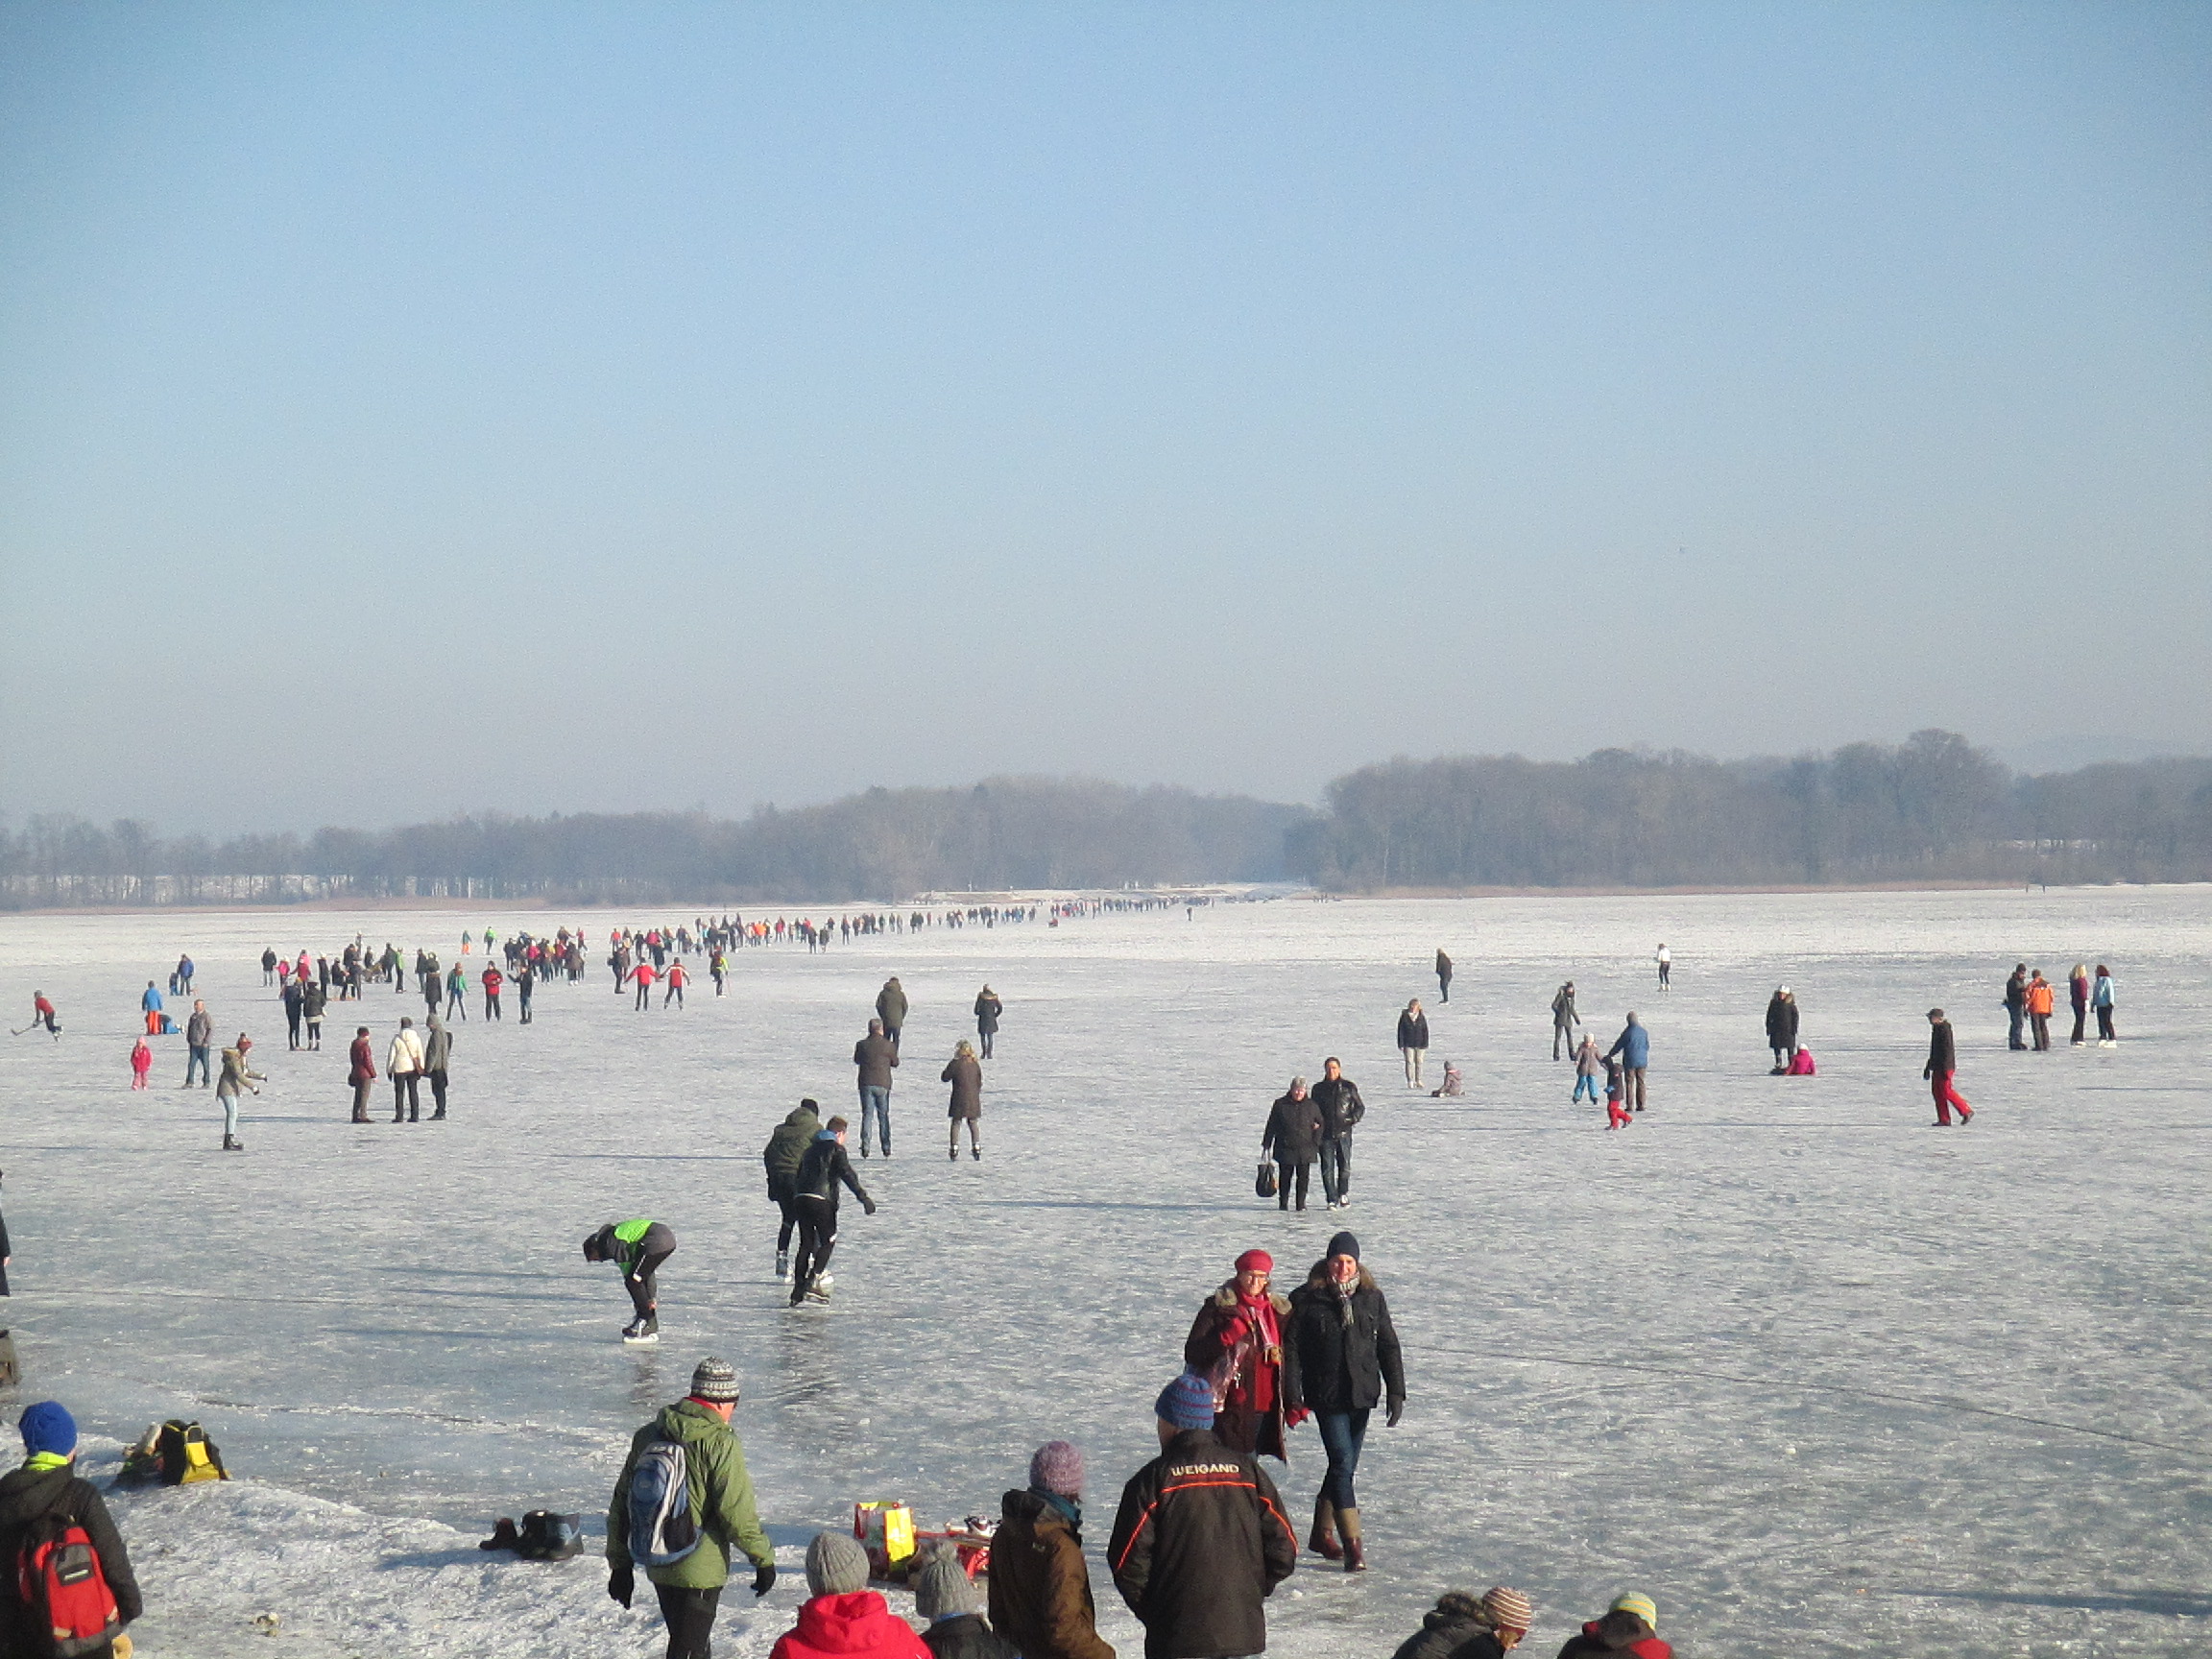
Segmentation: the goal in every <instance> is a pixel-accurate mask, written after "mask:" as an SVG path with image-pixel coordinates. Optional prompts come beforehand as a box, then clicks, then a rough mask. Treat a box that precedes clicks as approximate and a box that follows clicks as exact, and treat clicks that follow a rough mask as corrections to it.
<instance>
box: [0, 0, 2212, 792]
mask: <svg viewBox="0 0 2212 1659" xmlns="http://www.w3.org/2000/svg"><path fill="white" fill-rule="evenodd" d="M2208 209H2212V7H2206V6H2204V5H2191V6H2145V5H2125V4H2121V5H2071V4H2070V5H2054V6H2037V5H2014V6H1998V5H1986V4H1973V5H1961V6H1944V5H1934V4H1910V5H1895V6H1879V5H1876V6H1856V7H1830V6H1817V5H1745V6H1720V5H1711V6H1625V5H1623V6H1599V5H1588V6H1575V7H1562V6H1556V5H1551V4H1528V5H1512V4H1500V5H1475V4H1465V5H1455V6H1448V7H1433V8H1431V7H1413V6H1389V5H1376V4H1358V5H1341V6H1314V5H1298V4H1280V3H1268V4H1255V5H1191V4H1181V3H1178V4H1171V5H1157V6H1146V5H1126V4H1124V5H1114V6H1102V7H1083V6H1075V5H1052V6H1017V5H1005V6H928V5H888V4H886V5H874V6H858V5H844V6H837V5H805V6H788V7H776V6H754V7H734V6H726V5H716V6H703V7H690V6H683V5H657V6H651V7H643V6H608V7H588V6H577V5H559V4H528V5H514V6H506V7H493V6H474V7H470V6H457V7H456V6H439V7H424V8H410V7H406V6H391V5H362V6H351V7H348V6H327V5H313V4H293V5H283V4H271V5H228V6H208V5H198V6H196V5H189V4H184V5H163V6H151V5H146V6H118V5H110V4H98V3H93V4H83V5H61V4H51V5H11V6H9V7H7V8H6V9H5V10H4V11H0V564H4V570H0V576H4V586H0V621H4V626H5V643H6V650H5V653H4V666H0V694H4V697H5V703H6V718H5V730H6V739H5V743H4V745H0V812H5V813H6V814H7V815H8V816H9V817H11V818H12V819H15V820H17V821H19V820H20V818H21V817H22V816H23V815H24V814H26V813H28V812H32V811H37V810H54V809H68V810H80V811H84V812H87V813H90V814H92V815H94V816H98V817H103V818H105V817H108V816H112V815H116V814H120V813H126V812H129V813H134V814H139V815H143V816H147V817H151V818H152V819H154V820H155V821H156V823H157V824H158V825H159V826H161V827H162V828H163V829H169V830H182V829H229V828H232V827H237V826H243V825H248V824H270V825H309V824H314V823H319V822H324V821H347V822H355V823H361V824H383V823H390V822H396V821H400V820H404V819H410V818H415V817H420V816H432V815H438V814H443V813H445V812H447V811H450V810H454V809H457V808H475V807H482V806H493V807H503V808H508V809H513V810H544V809H548V808H565V809H583V808H605V807H622V806H632V805H636V806H661V805H697V804H705V805H709V806H712V807H715V808H717V809H743V808H745V807H747V806H749V805H753V804H755V803H757V802H760V801H766V800H773V801H776V802H779V803H781V804H785V805H789V804H794V803H798V802H802V801H807V800H816V799H822V798H825V797H827V796H829V795H833V794H836V793H839V792H842V791H845V790H847V789H851V788H855V787H862V786H865V785H868V784H871V783H877V782H882V783H892V784H897V783H906V782H940V781H941V782H964V781H971V780H973V779H974V778H976V777H979V776H982V775H985V774H988V773H993V772H1000V771H1029V772H1050V773H1062V772H1085V773H1091V774H1094V775H1099V776H1105V777H1111V778H1119V779H1125V780H1129V781H1181V782H1189V783H1192V784H1196V785H1199V786H1202V787H1209V788H1220V789H1238V790H1250V791H1254V792H1257V793H1260V794H1263V795H1268V796H1274V797H1278V798H1310V797H1311V796H1313V795H1314V794H1315V792H1316V791H1317V790H1318V788H1319V786H1320V785H1321V784H1322V783H1323V782H1324V781H1326V780H1327V779H1328V778H1330V777H1331V776H1333V775H1334V774H1335V773H1337V772H1339V771H1341V770H1344V769H1345V768H1347V767H1349V766H1352V765H1355V764H1358V763H1359V762H1362V761H1365V760H1368V759H1373V758H1380V757H1385V756H1388V755H1391V754H1394V753H1407V754H1413V755H1429V754H1438V753H1452V752H1486V751H1502V750H1519V751H1521V752H1524V753H1527V754H1531V755H1540V756H1570V755H1575V754H1580V753H1583V752H1585V751H1587V750H1590V749H1593V748H1597V747H1600V746H1603V745H1607V744H1613V743H1623V742H1633V741H1639V740H1640V741H1645V742H1648V743H1652V744H1655V745H1659V746H1662V747H1671V746H1677V745H1679V746H1684V747H1690V748H1695V749H1701V750H1706V751H1709V752H1713V753H1719V754H1742V753H1751V752H1767V751H1793V750H1798V749H1802V748H1806V747H1812V746H1826V745H1829V744H1832V743H1835V742H1839V741H1843V740H1848V739H1851V738H1856V737H1862V736H1886V737H1892V738H1893V737H1898V736H1902V735H1903V734H1904V733H1907V732H1909V731H1911V730H1912V729H1914V728H1916V727H1920V726H1926V725H1943V726H1949V727H1953V728H1956V729H1958V730H1960V731H1963V732H1966V733H1969V734H1970V735H1972V736H1974V737H1976V738H1977V739H1978V740H1981V741H1984V742H1988V743H1992V744H1996V745H1999V746H2008V745H2018V744H2022V743H2026V742H2029V741H2031V740H2033V739H2037V738H2048V737H2052V736H2061V735H2067V734H2074V733H2119V734H2127V735H2129V736H2132V737H2136V738H2140V739H2145V740H2149V741H2151V742H2153V743H2160V744H2167V743H2171V744H2174V745H2176V746H2180V747H2188V748H2200V747H2202V746H2203V745H2204V744H2205V743H2206V742H2207V740H2212V690H2208V688H2207V685H2206V680H2205V670H2206V661H2207V650H2206V642H2207V640H2212V281H2208V278H2212V211H2208Z"/></svg>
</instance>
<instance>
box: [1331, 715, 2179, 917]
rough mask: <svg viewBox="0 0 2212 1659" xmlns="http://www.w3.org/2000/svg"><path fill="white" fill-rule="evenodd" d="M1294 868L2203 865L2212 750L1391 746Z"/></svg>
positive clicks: (1898, 875) (1607, 880)
mask: <svg viewBox="0 0 2212 1659" xmlns="http://www.w3.org/2000/svg"><path fill="white" fill-rule="evenodd" d="M1289 863H1290V867H1291V868H1292V869H1293V870H1294V871H1295V872H1296V873H1297V874H1298V875H1300V876H1303V877H1305V878H1309V879H1310V880H1312V881H1313V882H1315V883H1317V884H1319V885H1322V886H1326V887H1334V888H1349V889H1373V888H1380V887H1476V886H1507V887H1568V886H1626V887H1663V886H1694V885H1756V884H1762V883H1797V882H1805V883H1825V882H1853V881H1887V880H1907V881H1910V880H1921V879H1936V880H1942V879H1965V880H2020V881H2026V880H2034V881H2055V882H2056V881H2068V882H2076V881H2110V880H2126V881H2201V880H2207V879H2212V760H2205V759H2174V760H2144V761H2135V762H2130V763H2127V764H2113V765H2101V766H2085V767H2083V768H2082V769H2081V770H2080V771H2078V772H2067V773H2055V774H2051V775H2048V776H2044V777H2014V776H2013V775H2012V774H2010V773H2008V771H2007V770H2006V769H2005V767H2004V766H2002V765H2001V764H1999V763H1998V762H1997V760H1995V759H1994V758H1993V757H1991V756H1989V755H1988V754H1987V753H1985V752H1984V751H1983V750H1980V749H1977V748H1975V747H1974V746H1973V745H1972V744H1971V743H1969V742H1967V741H1966V739H1965V738H1963V737H1961V736H1960V735H1958V734H1957V733H1951V732H1916V733H1913V734H1912V736H1911V738H1910V739H1909V740H1907V741H1906V742H1905V743H1903V744H1900V745H1897V746H1895V747H1890V746H1887V745H1884V744H1879V743H1852V744H1848V745H1846V746H1845V747H1843V748H1841V749H1838V750H1837V751H1835V753H1833V754H1830V755H1811V756H1801V757H1796V758H1793V759H1752V760H1726V761H1722V760H1713V759H1709V758H1707V757H1703V756H1699V755H1685V754H1681V753H1679V752H1676V753H1670V754H1651V753H1645V752H1641V751H1631V750H1625V749H1603V750H1599V752H1598V753H1597V754H1595V755H1591V756H1588V757H1584V758H1583V759H1580V760H1575V761H1567V762H1546V761H1536V760H1524V759H1522V758H1521V757H1518V756H1479V757H1455V758H1449V759H1439V760H1406V759H1399V760H1389V761H1385V762H1383V764H1381V765H1375V766H1363V767H1361V768H1360V769H1359V770H1358V771H1357V772H1353V773H1350V774H1348V775H1346V776H1345V777H1342V778H1339V779H1337V780H1336V781H1334V783H1332V784H1330V785H1329V791H1328V811H1327V812H1326V813H1325V814H1324V815H1323V816H1321V817H1318V818H1315V819H1311V820H1309V821H1307V822H1305V823H1303V824H1299V825H1295V826H1293V827H1292V829H1291V830H1290V845H1289Z"/></svg>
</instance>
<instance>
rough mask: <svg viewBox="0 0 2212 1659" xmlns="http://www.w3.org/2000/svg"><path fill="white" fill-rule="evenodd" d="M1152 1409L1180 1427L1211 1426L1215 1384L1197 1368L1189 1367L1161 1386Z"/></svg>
mask: <svg viewBox="0 0 2212 1659" xmlns="http://www.w3.org/2000/svg"><path fill="white" fill-rule="evenodd" d="M1152 1412H1153V1415H1154V1416H1156V1417H1158V1418H1159V1419H1160V1421H1161V1422H1163V1423H1172V1424H1173V1425H1174V1426H1175V1427H1176V1428H1178V1429H1211V1428H1213V1427H1214V1384H1213V1383H1209V1382H1207V1381H1206V1379H1205V1378H1203V1377H1201V1376H1199V1375H1198V1374H1197V1373H1195V1372H1192V1371H1186V1372H1184V1373H1183V1375H1182V1376H1180V1377H1178V1378H1176V1379H1175V1381H1174V1382H1172V1383H1168V1384H1167V1386H1166V1387H1165V1388H1163V1389H1161V1390H1160V1398H1159V1399H1158V1400H1156V1401H1154V1402H1153V1403H1152Z"/></svg>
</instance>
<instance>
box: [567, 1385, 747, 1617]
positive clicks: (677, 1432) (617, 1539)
mask: <svg viewBox="0 0 2212 1659" xmlns="http://www.w3.org/2000/svg"><path fill="white" fill-rule="evenodd" d="M737 1398H738V1387H737V1373H736V1371H735V1370H734V1369H733V1367H732V1366H731V1365H730V1364H729V1363H728V1362H727V1361H725V1360H722V1359H717V1358H714V1357H713V1356H712V1355H709V1356H708V1357H707V1358H704V1359H702V1360H700V1361H699V1363H698V1364H697V1365H696V1366H695V1367H694V1368H693V1369H692V1372H691V1389H690V1392H689V1393H687V1394H685V1397H684V1398H683V1399H681V1400H679V1401H677V1402H676V1403H675V1404H674V1405H673V1406H666V1407H661V1413H660V1415H659V1416H657V1417H655V1418H654V1419H653V1421H652V1422H650V1423H648V1424H646V1425H645V1427H644V1428H642V1429H640V1430H638V1431H637V1433H635V1434H633V1435H632V1436H631V1437H630V1455H629V1456H628V1457H626V1458H624V1459H623V1462H622V1474H621V1476H620V1477H619V1478H618V1479H616V1480H615V1482H614V1496H613V1501H612V1502H611V1503H609V1504H608V1505H607V1594H608V1595H609V1596H610V1597H612V1598H613V1599H614V1600H616V1601H618V1602H620V1603H621V1604H622V1605H623V1606H624V1607H628V1606H629V1605H630V1602H631V1599H632V1598H633V1597H634V1596H635V1595H636V1594H637V1569H638V1568H639V1567H643V1568H644V1569H645V1576H646V1578H647V1579H648V1580H649V1581H650V1582H651V1583H652V1585H653V1595H654V1598H655V1599H657V1600H658V1601H659V1602H660V1603H661V1621H662V1623H665V1624H666V1625H667V1626H668V1659H708V1655H709V1651H710V1649H709V1642H710V1641H711V1639H712V1637H713V1632H714V1615H715V1613H716V1612H717V1611H718V1609H719V1607H720V1604H721V1600H722V1591H723V1589H724V1588H725V1587H726V1586H727V1585H728V1583H729V1582H730V1552H731V1551H732V1549H733V1548H735V1549H736V1550H738V1551H742V1552H743V1553H744V1555H745V1558H746V1559H747V1560H749V1561H751V1562H752V1563H753V1569H754V1572H753V1595H754V1597H755V1599H758V1598H760V1597H762V1596H765V1595H767V1594H768V1592H769V1591H771V1590H773V1589H775V1588H776V1551H775V1549H774V1547H773V1546H771V1545H770V1544H769V1542H768V1534H767V1533H766V1532H765V1531H763V1530H762V1529H761V1527H760V1512H759V1507H758V1504H757V1502H756V1500H755V1498H754V1496H753V1478H752V1476H751V1475H749V1474H748V1473H747V1472H746V1468H745V1448H744V1447H743V1446H742V1445H741V1444H740V1443H739V1442H738V1439H737V1435H736V1432H735V1431H733V1429H732V1428H731V1427H730V1419H731V1417H732V1416H733V1414H734V1412H735V1411H736V1408H737ZM679 1521H681V1522H683V1523H685V1525H684V1526H683V1527H681V1528H680V1529H681V1530H683V1531H685V1532H687V1533H688V1534H689V1535H688V1537H687V1538H673V1537H670V1536H669V1535H668V1534H669V1530H670V1527H671V1526H672V1525H673V1524H675V1523H677V1522H679Z"/></svg>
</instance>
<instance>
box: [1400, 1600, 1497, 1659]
mask: <svg viewBox="0 0 2212 1659" xmlns="http://www.w3.org/2000/svg"><path fill="white" fill-rule="evenodd" d="M1481 1613H1482V1604H1481V1603H1480V1602H1479V1601H1478V1600H1477V1599H1475V1598H1474V1597H1472V1596H1469V1595H1467V1594H1466V1593H1465V1592H1464V1591H1460V1590H1447V1591H1446V1592H1445V1593H1444V1594H1443V1595H1441V1596H1439V1597H1437V1598H1436V1605H1435V1606H1434V1607H1432V1608H1431V1609H1430V1610H1429V1612H1428V1613H1427V1614H1425V1615H1424V1616H1423V1618H1422V1620H1421V1628H1420V1629H1419V1630H1417V1631H1415V1632H1414V1633H1413V1634H1412V1635H1410V1636H1408V1637H1407V1638H1406V1640H1405V1641H1404V1642H1403V1643H1401V1644H1400V1645H1399V1648H1398V1651H1397V1652H1396V1653H1394V1654H1393V1655H1391V1659H1455V1656H1456V1659H1478V1655H1479V1653H1480V1649H1479V1648H1476V1647H1469V1646H1466V1645H1469V1644H1472V1643H1474V1642H1475V1641H1476V1640H1477V1639H1478V1638H1483V1639H1487V1640H1488V1642H1489V1644H1490V1648H1491V1651H1492V1652H1496V1651H1497V1650H1498V1638H1497V1637H1495V1636H1493V1635H1491V1634H1490V1626H1489V1625H1487V1624H1485V1623H1482V1618H1481ZM1483 1659H1487V1656H1486V1655H1485V1656H1483Z"/></svg>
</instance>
